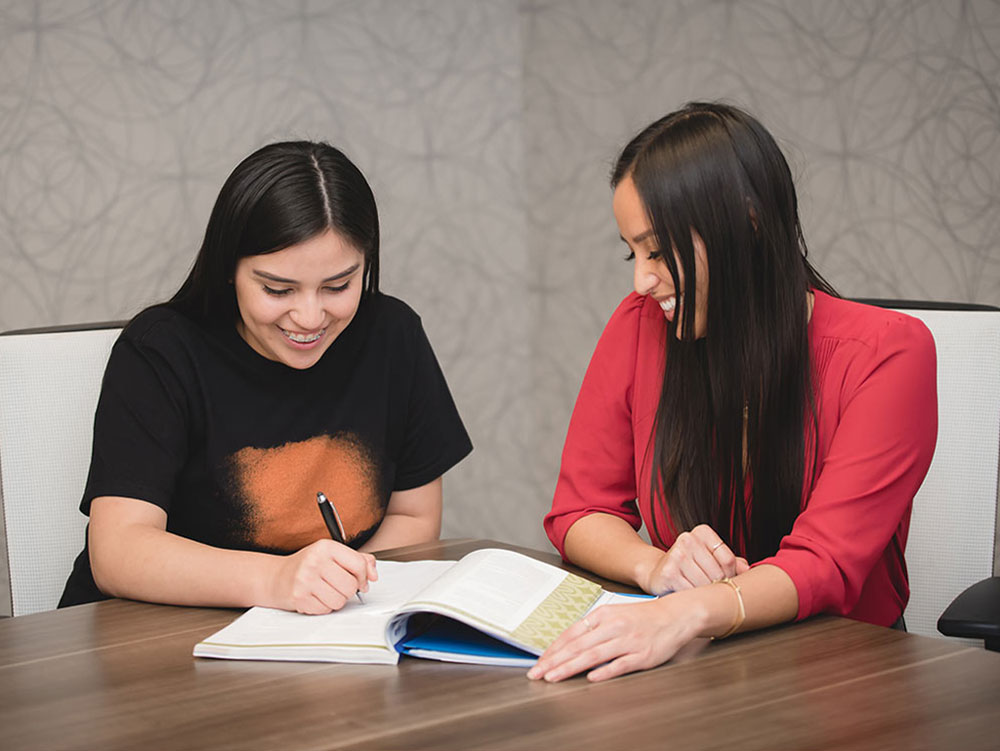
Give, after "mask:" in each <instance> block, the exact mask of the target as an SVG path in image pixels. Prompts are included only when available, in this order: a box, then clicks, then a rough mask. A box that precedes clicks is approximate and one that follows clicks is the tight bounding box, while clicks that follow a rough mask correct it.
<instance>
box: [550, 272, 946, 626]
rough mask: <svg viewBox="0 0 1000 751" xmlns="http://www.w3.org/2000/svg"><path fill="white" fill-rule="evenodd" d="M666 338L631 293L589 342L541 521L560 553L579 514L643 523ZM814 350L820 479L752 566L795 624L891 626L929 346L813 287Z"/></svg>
mask: <svg viewBox="0 0 1000 751" xmlns="http://www.w3.org/2000/svg"><path fill="white" fill-rule="evenodd" d="M665 342H666V320H665V319H664V317H663V312H662V311H661V310H660V308H659V306H658V305H657V304H656V301H655V300H653V299H652V298H648V297H643V296H639V295H637V294H635V293H633V294H631V295H629V296H628V297H626V298H625V300H623V301H622V303H621V304H620V305H619V306H618V309H617V310H616V311H615V313H614V315H613V316H612V317H611V320H610V321H609V322H608V325H607V326H606V327H605V329H604V333H603V334H602V335H601V338H600V341H598V343H597V348H596V350H595V351H594V355H593V357H592V359H591V361H590V366H589V367H588V368H587V373H586V375H585V376H584V380H583V385H582V387H581V388H580V394H579V396H578V397H577V402H576V407H575V408H574V410H573V417H572V419H571V421H570V425H569V433H568V435H567V437H566V445H565V447H564V449H563V456H562V466H561V468H560V472H559V482H558V484H557V486H556V491H555V497H554V498H553V501H552V510H551V511H550V512H549V513H548V514H547V515H546V517H545V531H546V532H547V533H548V536H549V538H550V539H551V540H552V542H553V544H554V545H555V546H556V548H558V549H559V552H560V553H562V554H563V555H565V550H564V548H563V543H564V540H565V537H566V533H567V532H568V531H569V528H570V527H571V526H572V525H573V523H574V522H575V521H576V520H577V519H579V518H581V517H583V516H586V515H587V514H591V513H595V512H601V513H606V514H613V515H615V516H618V517H621V518H622V519H625V520H626V521H627V522H629V523H630V524H631V525H632V526H633V527H634V528H635V529H639V527H640V525H641V524H642V523H643V522H645V523H646V525H647V528H649V527H650V519H648V518H645V517H646V515H647V514H648V509H649V492H650V486H649V479H650V466H649V463H648V459H647V457H646V447H647V445H649V442H650V439H651V434H652V430H653V425H654V421H655V417H656V407H657V404H658V402H659V396H660V385H661V383H662V379H663V362H664V352H665ZM809 344H810V356H811V358H812V367H813V370H814V372H815V374H816V378H815V383H816V384H818V387H817V410H818V415H817V418H818V431H817V435H818V440H819V445H818V452H817V468H818V471H817V472H816V474H815V480H814V482H813V483H812V486H811V487H810V488H809V489H808V490H806V491H805V492H803V508H802V512H801V513H800V514H799V516H798V518H797V519H796V520H795V523H794V525H793V527H792V530H791V532H790V533H789V534H788V535H787V536H786V537H784V538H783V539H782V541H781V545H780V547H779V549H778V552H777V553H776V554H775V555H773V556H771V557H770V558H765V559H764V560H762V561H757V562H756V563H755V564H754V565H759V564H761V563H769V564H772V565H775V566H778V567H779V568H781V569H782V570H784V571H785V572H786V573H787V574H788V576H789V577H791V579H792V581H793V582H794V583H795V587H796V590H797V591H798V596H799V612H798V618H800V619H801V618H805V617H807V616H810V615H814V614H816V613H835V614H838V615H845V616H848V617H850V618H854V619H856V620H860V621H867V622H869V623H875V624H879V625H883V626H888V625H891V624H892V623H894V622H895V621H896V620H897V619H898V618H899V616H900V614H901V613H902V612H903V609H904V608H905V607H906V602H907V600H908V599H909V595H910V590H909V585H908V583H907V578H906V562H905V561H904V559H903V551H904V550H905V548H906V536H907V532H908V531H909V526H910V509H911V506H912V503H913V496H914V494H915V493H916V492H917V490H918V488H919V487H920V484H921V482H923V479H924V475H925V474H926V473H927V468H928V467H929V466H930V462H931V457H932V456H933V454H934V444H935V440H936V438H937V379H936V372H937V370H936V357H935V352H934V340H933V338H932V336H931V334H930V332H929V331H928V330H927V328H926V327H925V326H924V324H923V323H922V322H920V321H918V320H917V319H915V318H912V317H910V316H906V315H903V314H901V313H897V312H894V311H889V310H883V309H881V308H875V307H871V306H867V305H860V304H858V303H853V302H849V301H847V300H841V299H838V298H835V297H830V296H829V295H826V294H824V293H822V292H816V293H815V304H814V306H813V312H812V318H811V319H810V322H809ZM637 496H638V500H639V502H638V504H637V503H636V498H637ZM639 509H642V512H641V513H640V511H639ZM668 526H669V525H667V528H668ZM659 528H660V529H661V530H665V525H663V524H662V523H661V524H660V525H659ZM664 534H669V533H668V532H667V531H664ZM672 543H673V539H671V538H668V539H666V540H664V544H665V545H666V546H667V547H669V545H670V544H672Z"/></svg>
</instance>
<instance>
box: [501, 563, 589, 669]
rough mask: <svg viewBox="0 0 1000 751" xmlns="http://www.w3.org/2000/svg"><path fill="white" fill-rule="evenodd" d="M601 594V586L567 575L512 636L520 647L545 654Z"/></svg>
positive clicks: (579, 577) (574, 575)
mask: <svg viewBox="0 0 1000 751" xmlns="http://www.w3.org/2000/svg"><path fill="white" fill-rule="evenodd" d="M602 591H603V590H602V589H601V587H600V585H598V584H594V582H592V581H588V580H587V579H584V578H583V577H582V576H577V575H576V574H567V575H566V578H565V579H563V580H562V582H561V583H560V584H559V586H558V587H556V588H555V589H554V590H552V592H551V594H549V596H548V597H546V598H545V599H544V600H542V602H541V604H539V606H538V607H537V608H535V609H534V610H533V611H532V612H531V614H530V615H529V616H528V617H527V618H525V619H524V620H523V621H522V622H521V625H520V626H518V627H517V628H516V629H514V632H513V633H512V634H511V636H512V637H513V638H514V640H515V641H516V642H518V643H519V644H524V645H526V646H528V647H533V648H535V649H537V650H539V651H545V649H546V648H547V647H548V646H549V645H550V644H551V643H552V642H554V641H555V640H556V637H557V636H559V634H561V633H562V632H563V631H565V630H566V629H567V628H569V627H570V626H572V625H573V624H574V623H576V621H578V620H579V619H580V617H581V616H583V614H584V613H586V612H587V611H588V610H589V609H590V607H591V606H592V605H593V604H594V603H595V602H596V601H597V598H598V597H600V596H601V592H602Z"/></svg>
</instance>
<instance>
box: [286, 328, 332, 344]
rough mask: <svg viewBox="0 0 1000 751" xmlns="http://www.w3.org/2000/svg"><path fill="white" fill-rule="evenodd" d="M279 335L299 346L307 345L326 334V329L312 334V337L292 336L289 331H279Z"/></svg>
mask: <svg viewBox="0 0 1000 751" xmlns="http://www.w3.org/2000/svg"><path fill="white" fill-rule="evenodd" d="M281 333H282V334H284V335H285V336H287V337H288V338H289V339H291V340H292V341H293V342H298V343H299V344H309V342H314V341H316V340H317V339H319V338H320V337H321V336H323V334H324V333H326V329H323V330H321V331H319V332H318V333H315V334H313V335H312V336H302V335H301V334H293V333H292V332H291V331H285V329H282V330H281Z"/></svg>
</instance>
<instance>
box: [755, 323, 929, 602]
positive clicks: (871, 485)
mask: <svg viewBox="0 0 1000 751" xmlns="http://www.w3.org/2000/svg"><path fill="white" fill-rule="evenodd" d="M828 380H836V382H833V383H826V382H825V383H823V384H822V385H821V386H820V389H821V392H820V394H819V408H820V410H830V409H839V412H840V418H839V421H838V422H837V423H836V427H835V430H834V433H833V436H832V438H831V440H830V444H829V446H830V448H829V451H828V452H827V453H826V456H825V459H823V460H822V464H821V466H820V471H819V476H818V478H817V480H816V482H815V484H814V485H813V489H812V492H811V493H810V495H809V497H808V499H807V500H806V505H805V508H804V509H803V511H802V513H801V514H800V515H799V517H798V518H797V519H796V521H795V524H794V525H793V526H792V531H791V532H790V534H789V535H788V536H787V537H785V538H784V539H783V540H782V541H781V545H780V547H779V549H778V552H777V554H776V555H774V556H772V557H770V558H766V559H765V560H763V561H760V563H769V564H772V565H775V566H778V567H780V568H781V569H783V570H784V571H785V572H786V573H787V574H788V575H789V576H790V577H791V579H792V581H793V582H794V583H795V587H796V589H797V591H798V595H799V612H798V618H800V619H801V618H805V617H807V616H810V615H814V614H816V613H823V612H825V613H836V614H839V615H844V614H847V613H848V612H849V611H850V610H851V609H852V608H853V607H854V605H855V604H856V603H857V602H858V598H859V596H860V595H861V590H862V587H863V586H864V584H865V581H866V580H867V578H868V576H869V574H870V573H871V571H872V569H873V567H874V566H875V564H876V563H877V562H878V560H879V558H880V557H881V556H882V555H883V554H884V552H885V550H886V548H887V547H888V546H889V544H890V541H891V540H892V538H893V536H894V535H895V534H896V533H897V531H899V530H900V529H901V528H902V531H903V532H904V533H905V531H906V525H907V524H908V519H909V511H910V507H911V504H912V502H913V496H914V495H915V494H916V492H917V490H918V489H919V488H920V484H921V483H922V482H923V479H924V475H925V474H926V473H927V469H928V467H929V466H930V462H931V458H932V456H933V454H934V445H935V442H936V440H937V365H936V357H935V352H934V339H933V337H932V336H931V334H930V332H929V331H928V330H927V328H926V327H925V326H924V325H923V323H921V322H920V321H917V320H916V319H914V318H910V317H907V316H899V317H897V318H892V319H889V320H887V321H885V322H884V323H881V324H880V330H879V331H878V332H877V334H876V337H875V341H874V344H873V346H872V349H871V350H870V356H868V357H865V356H863V355H859V356H857V357H855V358H854V360H852V362H851V363H850V364H849V365H848V366H847V367H846V369H845V370H844V376H843V378H842V379H828ZM821 419H822V417H821Z"/></svg>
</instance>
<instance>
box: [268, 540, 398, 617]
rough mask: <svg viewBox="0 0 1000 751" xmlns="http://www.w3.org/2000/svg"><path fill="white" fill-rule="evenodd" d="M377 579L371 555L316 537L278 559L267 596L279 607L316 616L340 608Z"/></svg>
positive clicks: (373, 558)
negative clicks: (308, 543)
mask: <svg viewBox="0 0 1000 751" xmlns="http://www.w3.org/2000/svg"><path fill="white" fill-rule="evenodd" d="M377 579H378V572H377V571H376V570H375V556H373V555H371V554H370V553H361V552H359V551H357V550H354V549H353V548H349V547H347V546H346V545H342V544H341V543H339V542H334V541H333V540H317V541H316V542H314V543H312V544H311V545H307V546H306V547H304V548H302V550H300V551H298V552H297V553H293V554H292V555H289V556H285V557H283V558H282V559H281V560H280V563H279V565H278V567H277V569H276V572H275V576H274V579H273V581H272V596H271V598H270V599H271V600H272V601H273V602H274V607H279V608H282V609H283V610H294V611H298V612H299V613H308V614H310V615H319V614H322V613H329V612H330V611H332V610H340V609H341V608H342V607H344V605H345V604H346V603H347V601H348V600H349V599H351V598H352V597H354V595H355V594H356V593H357V592H358V591H361V592H367V591H368V582H370V581H375V580H377Z"/></svg>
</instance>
